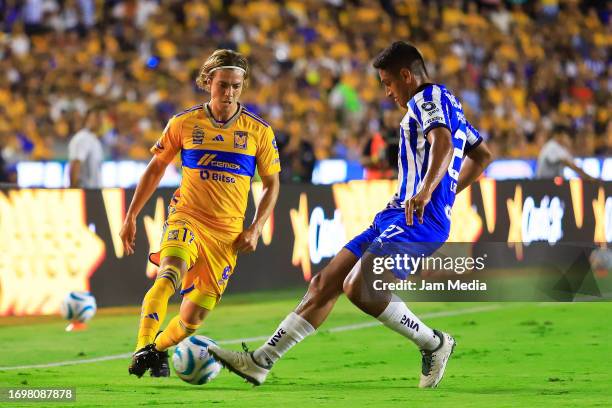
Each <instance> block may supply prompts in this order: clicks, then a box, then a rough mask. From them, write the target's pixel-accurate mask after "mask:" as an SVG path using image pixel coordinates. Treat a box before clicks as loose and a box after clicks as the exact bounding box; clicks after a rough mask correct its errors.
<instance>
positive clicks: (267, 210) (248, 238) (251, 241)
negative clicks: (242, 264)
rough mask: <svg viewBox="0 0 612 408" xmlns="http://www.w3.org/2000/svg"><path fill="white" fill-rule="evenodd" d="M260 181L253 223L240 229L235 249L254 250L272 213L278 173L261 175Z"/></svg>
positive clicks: (277, 188) (278, 183) (277, 184)
mask: <svg viewBox="0 0 612 408" xmlns="http://www.w3.org/2000/svg"><path fill="white" fill-rule="evenodd" d="M261 181H262V183H263V193H262V196H261V200H260V201H259V204H258V205H257V210H256V211H255V218H254V219H253V223H252V224H251V226H250V227H248V228H247V229H245V230H244V231H242V233H241V234H240V235H239V236H238V238H237V239H236V244H235V245H236V249H237V250H238V251H240V252H252V251H255V249H256V248H257V241H258V240H259V236H260V235H261V232H262V231H263V227H264V225H265V224H266V221H267V220H268V218H269V217H270V214H272V211H273V210H274V206H275V205H276V200H277V199H278V192H279V190H280V179H279V177H278V173H275V174H271V175H269V176H262V177H261Z"/></svg>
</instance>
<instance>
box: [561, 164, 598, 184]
mask: <svg viewBox="0 0 612 408" xmlns="http://www.w3.org/2000/svg"><path fill="white" fill-rule="evenodd" d="M561 161H562V162H563V164H565V165H566V166H567V167H569V168H570V169H572V170H574V171H575V172H576V173H578V175H579V176H580V178H581V179H583V180H585V181H590V182H592V183H596V182H598V181H600V180H599V179H598V178H595V177H592V176H591V175H589V174H588V173H587V172H585V171H584V170H582V169H581V168H580V167H578V166H577V165H576V163H574V160H573V159H563V160H561Z"/></svg>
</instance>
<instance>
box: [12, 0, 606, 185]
mask: <svg viewBox="0 0 612 408" xmlns="http://www.w3.org/2000/svg"><path fill="white" fill-rule="evenodd" d="M610 11H612V5H611V3H610V2H598V1H593V2H578V1H561V0H538V1H524V0H512V1H505V2H504V1H501V0H481V1H461V0H456V1H425V0H301V1H297V0H284V1H273V0H233V1H232V0H201V1H196V0H185V1H178V0H168V1H155V0H124V1H121V0H107V1H103V0H0V143H1V145H2V146H1V148H2V156H3V158H4V160H5V161H6V162H7V163H8V164H9V165H10V164H12V163H15V162H17V161H19V160H25V159H34V160H46V159H65V158H66V155H67V144H68V141H69V138H70V137H71V136H72V135H73V134H74V133H75V132H76V131H77V130H79V127H80V126H81V124H82V121H83V115H84V113H85V112H86V111H87V109H88V108H91V107H93V106H99V105H103V106H104V107H105V108H106V115H105V119H104V125H103V132H102V136H101V137H102V141H103V144H104V146H105V149H106V155H107V157H108V158H113V159H116V158H133V159H139V160H140V159H142V160H147V159H148V158H149V157H150V154H149V152H148V148H149V147H150V146H151V145H152V144H153V143H154V141H155V140H156V138H157V137H158V136H159V134H160V132H161V131H162V129H163V127H164V126H165V123H166V121H167V120H168V119H169V118H170V117H171V116H172V115H173V114H175V113H177V112H180V111H182V110H183V109H186V108H188V107H191V106H194V105H196V104H198V103H201V102H202V101H203V100H204V98H205V97H206V96H205V95H202V94H201V93H199V92H198V91H197V89H196V87H195V82H194V80H195V78H196V76H197V72H198V69H199V67H200V65H201V64H202V62H203V59H204V57H205V56H207V55H208V54H210V52H212V51H213V50H214V49H216V48H220V47H222V48H232V49H236V50H238V51H240V52H242V53H244V54H246V55H247V56H248V58H249V60H250V63H251V79H250V83H249V87H248V89H247V91H246V92H245V94H244V95H243V97H242V100H243V102H244V103H245V104H246V105H247V106H248V107H249V108H250V109H251V110H253V111H254V112H256V113H258V114H260V115H261V116H262V117H264V118H265V119H266V120H268V121H269V122H270V123H271V124H272V126H273V128H274V129H275V132H276V135H277V139H278V145H279V148H280V151H281V155H282V156H281V160H282V163H283V166H284V167H283V168H284V170H283V173H282V174H283V178H284V179H285V181H287V180H297V181H300V180H303V181H309V179H310V173H311V171H312V167H313V164H314V160H316V159H323V158H329V157H339V158H345V159H349V160H362V161H364V162H367V164H368V165H369V166H372V167H377V166H378V167H382V168H381V170H382V171H383V173H384V172H385V171H384V170H385V169H384V167H386V166H393V157H392V156H393V153H389V152H392V151H393V150H392V149H388V148H387V146H392V145H393V143H394V140H396V138H397V136H398V135H397V124H398V123H399V120H400V119H401V115H402V112H401V111H399V110H398V109H395V108H394V106H393V103H392V102H391V101H390V100H388V99H387V98H385V96H384V92H383V90H382V87H381V85H380V83H379V80H378V78H377V75H376V72H375V70H373V69H372V68H371V60H372V58H373V57H374V55H375V54H376V53H377V52H378V51H379V50H381V49H383V48H384V47H386V46H387V45H388V44H389V43H390V42H392V41H393V40H396V39H406V40H409V41H411V42H413V43H415V44H416V45H417V46H418V47H419V48H420V50H421V51H422V53H423V54H424V57H425V60H426V61H429V62H432V63H431V65H429V66H428V70H429V71H430V72H429V73H430V75H431V76H432V77H433V78H435V80H436V81H437V82H440V83H444V84H446V85H447V87H448V88H449V89H451V90H452V91H453V92H454V93H455V94H457V95H459V97H460V98H461V100H462V102H463V105H464V108H465V110H466V114H467V116H468V119H469V120H470V121H471V122H472V123H473V124H474V125H475V126H476V127H477V128H478V129H479V130H480V132H481V134H483V136H484V137H485V139H487V140H488V141H489V143H490V145H491V146H492V148H493V149H494V153H495V154H496V156H497V157H535V156H537V153H538V151H539V149H540V147H541V146H542V144H543V143H544V142H545V141H546V140H547V138H548V137H549V135H550V133H551V131H552V130H553V129H554V128H555V127H557V126H563V127H565V128H566V129H569V130H570V133H571V136H572V143H573V145H574V146H573V148H574V153H575V154H576V155H605V154H609V153H610V149H611V147H612V126H611V125H610V123H611V121H610V120H609V119H610V114H611V113H612V99H611V98H610V91H611V89H612V76H611V75H610V74H611V71H612V68H611V65H610V54H609V50H610V46H611V45H612V24H611V23H610ZM387 159H389V160H387ZM389 161H391V163H389Z"/></svg>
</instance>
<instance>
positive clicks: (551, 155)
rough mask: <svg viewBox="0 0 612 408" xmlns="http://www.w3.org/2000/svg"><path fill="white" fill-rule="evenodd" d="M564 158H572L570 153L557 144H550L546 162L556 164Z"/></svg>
mask: <svg viewBox="0 0 612 408" xmlns="http://www.w3.org/2000/svg"><path fill="white" fill-rule="evenodd" d="M564 160H572V155H571V154H570V153H569V152H568V151H567V150H566V149H565V148H564V147H562V146H560V145H559V144H557V143H555V144H552V145H551V146H550V148H549V151H548V162H549V163H551V164H557V163H560V162H562V161H564Z"/></svg>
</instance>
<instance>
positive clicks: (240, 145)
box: [234, 130, 249, 150]
mask: <svg viewBox="0 0 612 408" xmlns="http://www.w3.org/2000/svg"><path fill="white" fill-rule="evenodd" d="M248 137H249V134H248V133H247V132H243V131H241V130H237V131H235V132H234V149H242V150H246V149H247V142H248Z"/></svg>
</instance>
